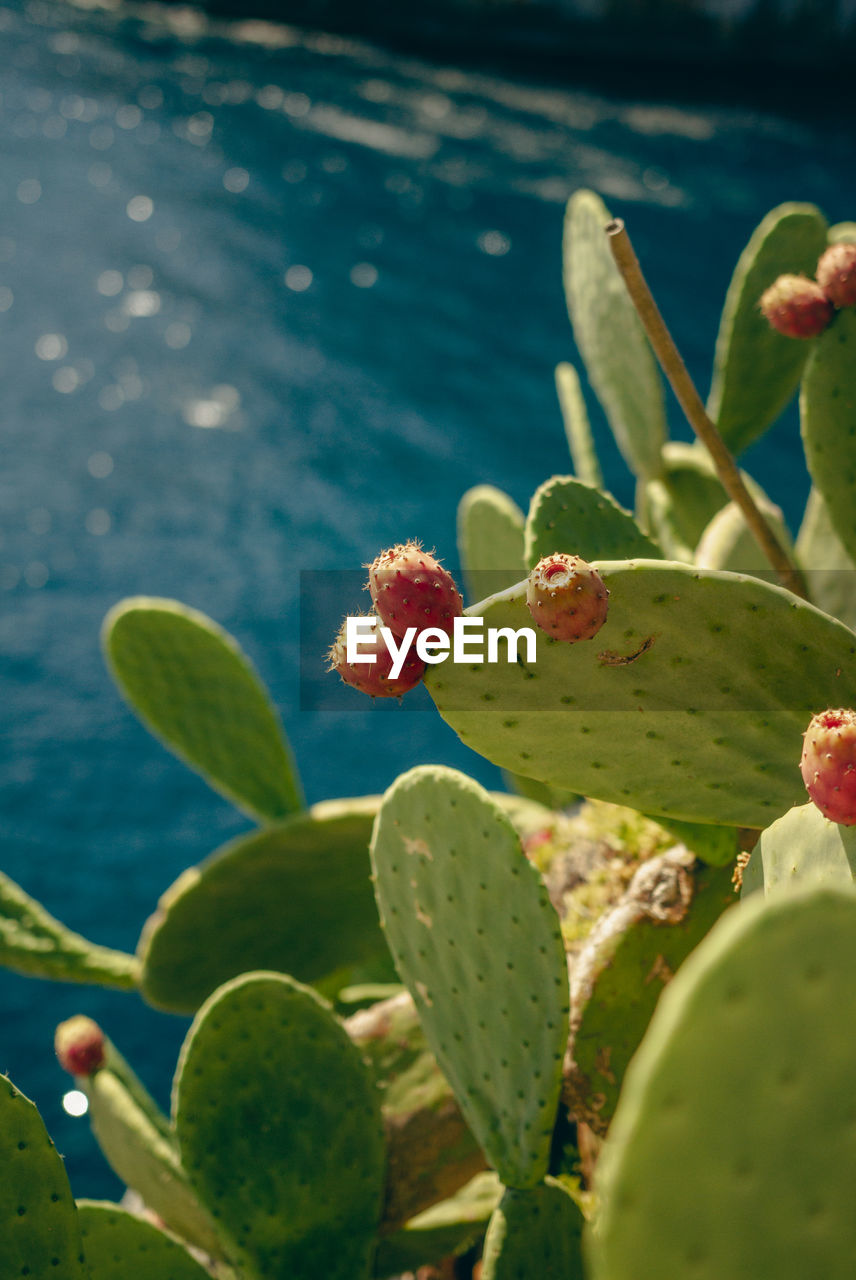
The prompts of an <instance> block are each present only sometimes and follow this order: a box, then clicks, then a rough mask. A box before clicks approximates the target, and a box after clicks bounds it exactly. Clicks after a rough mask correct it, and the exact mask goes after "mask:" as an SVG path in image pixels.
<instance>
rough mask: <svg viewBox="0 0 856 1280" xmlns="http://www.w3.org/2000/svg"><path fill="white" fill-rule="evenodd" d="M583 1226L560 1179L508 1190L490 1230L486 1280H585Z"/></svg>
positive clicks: (485, 1264) (484, 1279)
mask: <svg viewBox="0 0 856 1280" xmlns="http://www.w3.org/2000/svg"><path fill="white" fill-rule="evenodd" d="M583 1226H584V1219H583V1215H582V1214H581V1213H580V1210H579V1208H578V1207H577V1204H576V1202H575V1201H574V1200H572V1199H571V1197H570V1196H569V1195H568V1193H567V1191H565V1189H564V1187H563V1186H562V1184H561V1183H560V1182H559V1181H558V1180H557V1179H554V1178H548V1179H547V1180H546V1181H545V1182H543V1183H542V1184H541V1185H540V1186H537V1187H532V1188H530V1189H528V1190H526V1191H506V1193H505V1195H504V1196H503V1197H502V1201H501V1202H500V1204H499V1205H498V1207H497V1208H496V1210H495V1211H494V1214H493V1217H492V1218H491V1220H490V1225H489V1226H488V1229H487V1236H486V1237H485V1242H484V1254H483V1266H482V1280H533V1277H535V1276H537V1277H538V1280H583V1259H582V1235H583Z"/></svg>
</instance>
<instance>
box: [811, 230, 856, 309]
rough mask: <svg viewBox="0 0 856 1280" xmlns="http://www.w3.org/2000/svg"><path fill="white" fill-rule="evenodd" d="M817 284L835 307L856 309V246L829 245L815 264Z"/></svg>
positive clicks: (849, 244)
mask: <svg viewBox="0 0 856 1280" xmlns="http://www.w3.org/2000/svg"><path fill="white" fill-rule="evenodd" d="M817 283H818V284H819V285H820V287H821V289H822V290H823V292H824V293H825V294H826V296H827V298H828V299H829V301H830V302H831V303H832V305H833V306H835V307H856V244H853V243H852V242H847V241H842V242H841V243H840V244H831V245H830V246H829V248H828V249H827V250H826V252H825V253H824V254H822V255H821V258H820V261H819V262H818V264H817Z"/></svg>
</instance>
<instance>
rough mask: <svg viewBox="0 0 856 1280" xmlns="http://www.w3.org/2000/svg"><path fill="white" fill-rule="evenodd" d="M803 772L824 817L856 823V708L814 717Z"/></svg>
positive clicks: (805, 750) (805, 740) (807, 785)
mask: <svg viewBox="0 0 856 1280" xmlns="http://www.w3.org/2000/svg"><path fill="white" fill-rule="evenodd" d="M800 771H801V773H802V776H803V782H804V783H805V785H806V790H807V791H808V794H809V795H810V797H811V799H812V800H813V801H814V803H815V804H816V805H817V807H818V809H819V810H820V812H821V813H822V814H823V816H824V817H825V818H829V819H830V821H831V822H837V823H839V824H840V825H841V826H844V827H853V826H856V711H849V710H829V711H822V712H821V713H820V714H819V715H816V716H815V717H814V718H813V720H812V721H811V723H810V724H809V726H808V729H807V730H806V733H805V739H804V743H803V753H802V759H801V761H800Z"/></svg>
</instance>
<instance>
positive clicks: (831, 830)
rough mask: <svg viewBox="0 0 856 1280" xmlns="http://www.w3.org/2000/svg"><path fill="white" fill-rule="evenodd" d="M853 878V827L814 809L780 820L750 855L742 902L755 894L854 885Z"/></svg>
mask: <svg viewBox="0 0 856 1280" xmlns="http://www.w3.org/2000/svg"><path fill="white" fill-rule="evenodd" d="M854 878H856V827H842V826H840V825H839V824H838V823H837V822H830V821H829V819H828V818H824V816H823V814H822V813H821V812H820V810H819V809H818V808H817V807H816V806H815V805H813V804H803V805H799V806H798V807H797V808H794V809H790V810H789V811H788V812H787V813H786V814H784V815H783V816H782V817H781V818H778V819H777V820H776V821H775V822H774V823H773V824H772V825H771V826H769V827H767V829H766V831H762V832H761V837H760V839H759V841H758V843H757V845H756V846H755V848H754V850H753V851H752V857H751V859H750V861H749V867H747V869H746V871H745V872H744V875H743V897H744V898H745V897H747V896H748V895H749V894H750V893H753V892H755V890H756V889H763V890H764V892H765V893H768V894H769V893H777V892H778V891H779V890H781V889H786V888H788V887H789V886H794V885H797V886H798V885H803V884H812V883H821V882H827V883H834V884H852V882H853V880H854Z"/></svg>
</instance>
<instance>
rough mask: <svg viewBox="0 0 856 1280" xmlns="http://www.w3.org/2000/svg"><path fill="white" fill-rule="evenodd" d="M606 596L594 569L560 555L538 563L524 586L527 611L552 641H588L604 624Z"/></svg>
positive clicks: (585, 563)
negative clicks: (551, 637)
mask: <svg viewBox="0 0 856 1280" xmlns="http://www.w3.org/2000/svg"><path fill="white" fill-rule="evenodd" d="M608 597H609V592H608V591H607V589H606V587H605V586H604V585H603V579H602V578H601V576H600V574H599V573H598V572H597V570H596V569H593V568H592V567H591V565H590V564H588V563H587V562H586V561H585V560H582V559H581V558H580V557H579V556H569V555H563V554H560V553H559V552H555V553H554V554H553V555H551V556H544V558H543V559H542V560H539V561H538V563H537V564H536V566H535V568H534V569H533V570H532V572H531V573H530V574H529V580H528V582H527V585H526V603H527V604H528V606H529V612H530V613H531V614H532V617H533V618H534V619H535V621H536V622H537V623H538V626H539V627H540V628H541V629H542V631H546V632H547V634H548V635H551V636H553V638H554V639H555V640H569V641H574V640H591V638H592V636H594V635H597V633H598V631H600V629H601V627H602V626H603V624H604V622H606V611H607V600H608Z"/></svg>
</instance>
